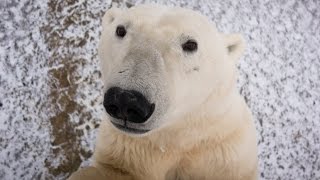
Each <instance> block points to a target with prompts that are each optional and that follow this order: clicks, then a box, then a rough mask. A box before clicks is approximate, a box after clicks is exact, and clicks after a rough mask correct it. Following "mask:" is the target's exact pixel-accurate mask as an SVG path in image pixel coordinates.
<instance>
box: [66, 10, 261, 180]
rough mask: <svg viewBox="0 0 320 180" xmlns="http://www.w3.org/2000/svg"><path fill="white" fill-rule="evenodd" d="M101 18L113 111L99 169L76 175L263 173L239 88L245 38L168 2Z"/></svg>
mask: <svg viewBox="0 0 320 180" xmlns="http://www.w3.org/2000/svg"><path fill="white" fill-rule="evenodd" d="M102 24H103V25H102V27H103V31H102V35H101V40H100V45H99V50H98V53H99V57H100V60H101V68H102V78H103V82H104V85H105V86H104V93H105V94H104V102H103V105H104V107H105V110H106V113H105V117H104V118H103V120H102V122H101V125H100V128H99V135H98V139H97V143H96V147H95V152H94V163H93V165H92V167H88V168H84V169H81V170H79V171H77V172H76V173H74V174H73V175H72V176H71V177H70V179H81V180H85V179H88V180H89V179H90V180H92V179H116V180H118V179H119V180H122V179H132V180H177V179H180V180H188V179H189V180H213V179H216V180H223V179H226V180H227V179H228V180H252V179H257V163H258V160H257V142H256V131H255V126H254V123H253V120H252V115H251V112H250V110H249V109H248V107H247V105H246V103H245V101H244V100H243V98H242V97H241V96H240V94H239V93H238V91H237V88H236V78H237V76H236V60H237V59H239V57H240V56H241V54H242V53H243V51H244V41H243V39H242V37H241V36H240V35H239V34H229V35H226V34H222V33H220V32H218V30H217V29H216V28H215V26H214V25H213V24H212V23H211V22H210V21H209V20H207V19H206V18H205V17H204V16H202V15H200V14H199V13H197V12H194V11H192V10H188V9H183V8H178V7H165V6H159V5H138V6H135V7H133V8H130V9H117V8H111V9H110V10H108V11H107V13H106V14H105V15H104V17H103V23H102Z"/></svg>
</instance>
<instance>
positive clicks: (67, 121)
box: [0, 0, 320, 180]
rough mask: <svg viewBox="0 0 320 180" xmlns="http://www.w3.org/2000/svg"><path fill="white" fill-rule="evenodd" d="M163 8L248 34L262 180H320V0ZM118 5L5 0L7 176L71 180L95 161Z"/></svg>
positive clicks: (1, 5) (243, 69) (244, 67)
mask: <svg viewBox="0 0 320 180" xmlns="http://www.w3.org/2000/svg"><path fill="white" fill-rule="evenodd" d="M114 2H115V5H119V4H120V6H125V4H126V3H121V0H117V1H115V0H114ZM119 2H120V3H119ZM143 2H145V1H137V2H136V1H130V3H132V4H139V3H143ZM146 2H149V1H146ZM159 2H161V3H162V4H167V5H176V6H182V7H188V8H192V9H194V10H198V11H200V12H202V13H203V14H205V15H206V16H208V17H209V18H211V19H212V21H214V22H215V23H216V24H217V26H218V28H219V29H220V30H221V31H223V32H240V33H242V34H243V35H244V36H245V39H246V40H247V44H248V45H247V50H246V53H245V55H244V57H243V58H242V59H241V60H240V62H239V69H240V74H239V86H238V87H239V90H240V92H241V94H242V95H243V96H245V99H246V101H247V103H248V105H249V106H250V108H251V109H252V111H253V114H254V117H255V123H256V127H257V129H258V131H259V159H260V162H259V165H260V177H261V179H266V180H269V179H287V180H290V179H303V180H306V179H310V180H311V179H312V180H313V179H320V50H319V47H320V1H318V0H314V1H311V0H309V1H307V0H304V1H303V0H302V1H300V0H287V1H277V0H265V1H258V0H241V1H234V0H225V1H198V0H192V1H187V0H177V1H174V0H170V1H159ZM110 3H111V1H110V0H109V1H108V0H47V1H44V0H42V1H41V0H1V2H0V179H1V180H2V179H5V180H12V179H65V178H66V177H67V176H68V175H70V173H71V172H72V171H75V170H76V169H77V168H78V167H79V166H85V165H87V164H88V163H89V162H90V157H91V155H92V151H93V147H94V140H95V134H96V130H97V127H98V126H99V121H100V119H99V117H100V114H101V113H102V112H103V109H102V105H101V102H102V94H101V93H102V92H101V89H102V83H101V80H100V76H101V73H100V72H99V70H100V69H99V62H98V58H97V50H96V49H97V43H98V40H99V34H100V31H101V27H100V22H101V16H102V15H103V14H104V12H105V10H106V9H107V7H108V6H109V5H110Z"/></svg>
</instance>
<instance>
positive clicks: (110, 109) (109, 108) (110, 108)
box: [106, 105, 120, 117]
mask: <svg viewBox="0 0 320 180" xmlns="http://www.w3.org/2000/svg"><path fill="white" fill-rule="evenodd" d="M106 110H107V112H108V113H109V114H112V115H113V116H115V117H117V116H118V114H119V113H120V110H119V108H118V107H117V106H116V105H108V106H107V107H106Z"/></svg>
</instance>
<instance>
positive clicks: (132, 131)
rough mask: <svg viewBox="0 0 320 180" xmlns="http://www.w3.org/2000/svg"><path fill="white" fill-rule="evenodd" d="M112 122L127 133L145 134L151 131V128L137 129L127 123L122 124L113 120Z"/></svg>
mask: <svg viewBox="0 0 320 180" xmlns="http://www.w3.org/2000/svg"><path fill="white" fill-rule="evenodd" d="M111 123H112V124H113V125H114V126H115V127H116V128H117V129H119V130H121V131H123V132H126V133H130V134H144V133H147V132H149V131H150V130H145V129H135V128H131V127H128V126H126V125H120V124H116V123H114V122H112V121H111Z"/></svg>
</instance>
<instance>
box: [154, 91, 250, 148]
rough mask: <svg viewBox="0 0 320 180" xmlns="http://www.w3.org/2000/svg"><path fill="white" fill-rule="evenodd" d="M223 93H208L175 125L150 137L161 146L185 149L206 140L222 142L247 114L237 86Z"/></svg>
mask: <svg viewBox="0 0 320 180" xmlns="http://www.w3.org/2000/svg"><path fill="white" fill-rule="evenodd" d="M226 93H227V94H226V96H220V97H217V96H210V97H209V98H208V99H207V101H206V102H205V103H204V104H203V105H201V106H200V107H199V108H197V109H195V110H194V111H193V112H190V113H188V114H186V115H185V116H183V117H182V118H181V119H179V120H178V121H176V123H175V124H174V125H170V126H168V127H166V128H163V129H161V131H158V132H156V133H154V134H151V135H150V136H149V140H150V141H151V142H152V143H154V144H157V145H158V146H159V148H161V149H164V150H166V149H167V150H169V149H172V150H174V149H176V148H179V149H185V150H186V151H188V150H190V149H192V148H194V147H195V146H197V145H200V144H201V142H204V141H208V140H209V141H214V142H215V143H218V144H219V143H221V142H223V141H224V140H225V139H226V138H227V137H228V136H229V135H231V134H232V133H233V132H234V131H237V130H238V129H239V128H240V127H241V124H244V123H242V121H243V120H244V119H245V118H242V117H244V116H245V115H247V114H248V109H246V105H243V103H245V102H244V100H243V98H241V96H240V94H239V93H238V92H237V90H236V88H233V90H232V91H230V92H226ZM222 97H223V98H222ZM181 139H184V141H183V142H182V141H181Z"/></svg>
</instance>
